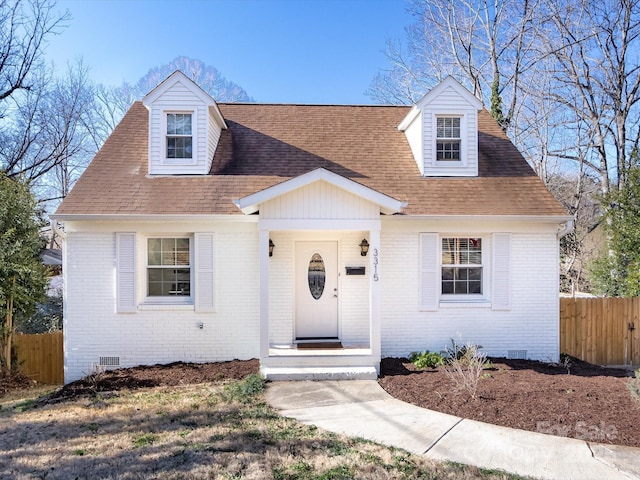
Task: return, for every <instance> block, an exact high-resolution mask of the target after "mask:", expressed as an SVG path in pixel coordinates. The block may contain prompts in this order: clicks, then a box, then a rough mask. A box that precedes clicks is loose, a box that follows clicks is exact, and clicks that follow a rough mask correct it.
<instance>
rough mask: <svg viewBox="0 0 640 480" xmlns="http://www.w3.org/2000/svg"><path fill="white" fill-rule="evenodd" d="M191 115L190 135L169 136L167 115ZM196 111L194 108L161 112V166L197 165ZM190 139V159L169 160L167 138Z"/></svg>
mask: <svg viewBox="0 0 640 480" xmlns="http://www.w3.org/2000/svg"><path fill="white" fill-rule="evenodd" d="M176 114H178V115H191V135H169V133H168V131H167V128H168V123H169V122H168V117H169V115H176ZM197 125H198V120H197V110H196V109H195V108H194V109H193V110H163V111H162V126H161V135H162V154H161V156H160V157H161V159H162V164H163V165H197V163H198V162H197V146H198V139H197V135H196V132H197ZM189 136H190V137H191V158H188V157H185V158H169V156H168V155H167V154H168V150H169V145H168V142H169V137H175V138H178V137H189Z"/></svg>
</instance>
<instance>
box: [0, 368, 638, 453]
mask: <svg viewBox="0 0 640 480" xmlns="http://www.w3.org/2000/svg"><path fill="white" fill-rule="evenodd" d="M491 361H492V364H493V366H492V367H491V368H490V369H487V370H485V371H484V378H481V379H480V381H479V386H478V392H477V396H476V398H475V399H471V398H470V396H469V395H468V394H467V393H464V392H456V391H455V386H454V385H453V384H452V383H451V382H450V380H449V379H448V378H447V377H446V376H445V374H444V373H443V372H442V367H439V368H437V369H433V370H432V369H427V370H418V369H417V368H416V367H415V366H414V365H413V364H412V363H411V362H409V361H408V360H406V359H397V358H386V359H383V360H382V364H381V378H380V380H379V382H380V385H381V386H382V387H383V388H384V389H385V390H387V391H388V392H389V393H390V394H391V395H393V396H394V397H396V398H398V399H400V400H404V401H405V402H409V403H412V404H414V405H418V406H420V407H425V408H429V409H432V410H437V411H440V412H444V413H448V414H451V415H456V416H458V417H464V418H470V419H474V420H479V421H482V422H487V423H493V424H496V425H503V426H506V427H512V428H519V429H524V430H530V431H534V432H535V431H538V432H542V433H550V434H553V435H561V436H568V437H573V438H580V439H583V440H587V441H592V442H597V443H611V444H617V445H627V446H633V447H640V401H639V400H635V399H634V398H633V397H632V395H631V393H630V390H629V381H630V380H631V379H630V378H629V372H627V371H625V370H614V369H606V368H602V367H598V366H594V365H590V364H588V363H585V362H581V361H579V360H574V361H572V363H571V365H570V367H569V371H567V368H565V367H563V366H559V365H550V364H546V363H541V362H534V361H529V360H505V359H496V358H494V359H491ZM258 372H259V362H258V360H247V361H239V360H234V361H231V362H221V363H205V364H197V363H182V362H178V363H172V364H169V365H153V366H140V367H135V368H129V369H119V370H110V371H106V372H104V373H101V374H99V375H97V376H95V377H91V376H89V377H86V378H84V379H82V380H78V381H76V382H72V383H69V384H67V385H65V386H63V387H61V388H59V389H58V390H56V391H55V392H53V393H52V394H51V395H49V396H47V398H46V399H43V402H42V403H48V402H57V401H62V400H65V399H69V398H76V397H83V396H92V395H95V394H96V393H97V392H110V391H118V390H134V389H138V388H147V387H159V386H175V385H187V384H196V383H206V382H218V381H221V380H226V379H242V378H244V377H245V376H247V375H249V374H252V373H258ZM32 386H33V382H32V381H31V380H29V379H28V378H26V377H24V376H21V375H18V376H14V377H0V397H2V396H3V395H4V394H5V393H7V392H8V391H12V390H17V389H24V388H30V387H32Z"/></svg>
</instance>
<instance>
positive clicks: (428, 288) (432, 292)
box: [420, 233, 441, 311]
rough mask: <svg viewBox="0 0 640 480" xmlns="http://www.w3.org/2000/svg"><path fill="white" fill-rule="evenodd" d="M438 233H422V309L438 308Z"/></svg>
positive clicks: (434, 309) (433, 309)
mask: <svg viewBox="0 0 640 480" xmlns="http://www.w3.org/2000/svg"><path fill="white" fill-rule="evenodd" d="M440 282H441V277H440V272H439V262H438V234H437V233H421V234H420V310H426V311H436V310H438V301H439V298H440V288H441V287H440Z"/></svg>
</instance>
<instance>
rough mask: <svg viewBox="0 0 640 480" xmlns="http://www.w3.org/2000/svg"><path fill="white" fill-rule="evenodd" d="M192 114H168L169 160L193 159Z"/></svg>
mask: <svg viewBox="0 0 640 480" xmlns="http://www.w3.org/2000/svg"><path fill="white" fill-rule="evenodd" d="M191 135H192V133H191V114H190V113H168V114H167V158H192V155H193V154H192V143H193V137H192V136H191Z"/></svg>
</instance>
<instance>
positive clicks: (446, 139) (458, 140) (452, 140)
mask: <svg viewBox="0 0 640 480" xmlns="http://www.w3.org/2000/svg"><path fill="white" fill-rule="evenodd" d="M440 120H444V121H446V120H451V121H453V120H458V136H457V137H454V136H443V137H441V136H439V135H438V131H439V130H440V127H439V125H438V123H439V121H440ZM452 123H453V122H452ZM435 127H436V128H435V130H436V156H435V160H436V162H438V163H440V162H456V163H458V162H461V161H462V118H461V117H459V116H458V115H436V125H435ZM443 128H444V129H445V130H446V129H447V125H444V127H443ZM453 128H455V126H453V125H451V129H453ZM438 144H443V145H445V144H450V145H454V144H457V145H458V158H442V159H440V158H438V153H439V149H438ZM452 151H453V150H452ZM444 152H446V150H444Z"/></svg>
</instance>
